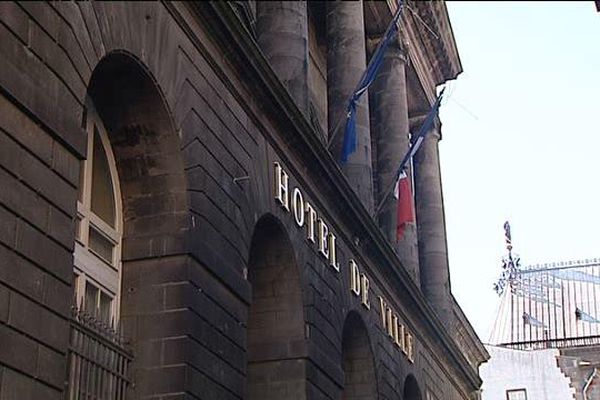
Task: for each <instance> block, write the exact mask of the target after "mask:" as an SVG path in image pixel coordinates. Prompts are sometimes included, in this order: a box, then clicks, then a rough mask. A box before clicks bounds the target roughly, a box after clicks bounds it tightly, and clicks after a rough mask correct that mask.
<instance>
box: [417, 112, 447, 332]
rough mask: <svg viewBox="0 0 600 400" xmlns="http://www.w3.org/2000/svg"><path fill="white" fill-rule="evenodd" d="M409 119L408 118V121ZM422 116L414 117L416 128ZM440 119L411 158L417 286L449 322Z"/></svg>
mask: <svg viewBox="0 0 600 400" xmlns="http://www.w3.org/2000/svg"><path fill="white" fill-rule="evenodd" d="M411 122H412V121H411ZM422 122H423V119H422V118H421V119H420V120H418V121H415V127H414V128H413V131H415V132H416V131H417V130H418V128H419V127H420V126H421V124H422ZM440 129H441V123H440V122H439V120H438V119H437V118H436V121H435V123H434V125H433V127H432V128H431V131H430V132H428V134H427V136H426V138H425V141H424V142H423V144H422V145H421V148H420V149H419V151H418V152H417V154H416V155H415V158H414V168H415V197H416V206H417V207H416V210H417V232H418V239H419V266H420V273H421V290H422V291H423V294H424V295H425V297H426V298H427V300H429V303H430V304H431V305H432V306H433V308H434V309H435V310H436V311H437V313H438V316H439V317H440V318H441V319H442V321H445V322H451V320H452V319H451V315H452V302H451V297H450V273H449V266H448V245H447V242H446V223H445V216H444V200H443V195H442V180H441V174H440V157H439V152H438V142H439V140H440V138H441V130H440Z"/></svg>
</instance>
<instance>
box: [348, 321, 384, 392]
mask: <svg viewBox="0 0 600 400" xmlns="http://www.w3.org/2000/svg"><path fill="white" fill-rule="evenodd" d="M342 367H343V370H344V392H343V395H342V399H343V400H372V399H376V398H377V388H376V377H375V368H374V365H373V353H372V352H371V346H370V344H369V335H368V332H367V328H366V327H365V324H364V322H363V320H362V318H361V317H360V316H359V314H358V313H356V312H350V314H348V317H347V318H346V322H345V323H344V331H343V337H342Z"/></svg>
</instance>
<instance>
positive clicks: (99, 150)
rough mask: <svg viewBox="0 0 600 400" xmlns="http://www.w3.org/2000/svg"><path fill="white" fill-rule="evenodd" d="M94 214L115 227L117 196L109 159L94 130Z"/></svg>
mask: <svg viewBox="0 0 600 400" xmlns="http://www.w3.org/2000/svg"><path fill="white" fill-rule="evenodd" d="M92 212H93V213H94V214H96V215H97V216H98V217H100V218H102V220H103V221H104V222H106V223H107V224H109V225H110V226H112V227H114V226H115V195H114V192H113V182H112V179H111V177H110V169H109V167H108V158H107V157H106V153H105V151H104V146H103V145H102V142H101V140H100V135H99V134H98V131H97V130H95V129H94V154H93V163H92Z"/></svg>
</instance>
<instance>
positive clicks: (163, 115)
mask: <svg viewBox="0 0 600 400" xmlns="http://www.w3.org/2000/svg"><path fill="white" fill-rule="evenodd" d="M87 101H88V102H89V103H91V106H93V107H94V108H95V110H96V112H97V114H98V115H99V116H100V119H101V120H102V123H103V124H104V126H105V128H106V131H107V134H108V137H109V140H110V144H111V147H112V151H113V154H114V158H115V162H116V166H117V173H118V179H119V184H120V188H121V200H122V201H121V202H122V212H123V216H122V220H123V237H122V257H121V260H122V276H121V293H122V296H121V305H120V306H121V312H120V315H121V320H120V322H121V324H120V325H121V333H122V335H123V336H124V337H125V339H126V340H127V341H128V342H130V343H131V346H132V350H133V356H134V361H133V374H132V376H131V377H132V378H133V379H134V383H135V392H136V393H137V394H136V398H137V396H141V397H143V396H146V395H151V394H155V391H156V390H157V389H156V385H155V384H154V383H153V382H155V381H160V380H161V379H163V378H164V379H167V378H168V377H167V378H165V376H164V375H162V374H163V372H162V370H161V369H160V368H157V366H158V365H160V364H159V361H157V359H159V358H160V355H158V354H156V353H157V351H156V348H157V346H156V343H158V342H160V340H163V339H162V337H163V336H168V332H164V329H163V330H161V329H159V327H158V326H157V324H156V323H154V322H153V321H156V320H158V317H159V316H161V315H164V314H161V312H164V309H163V308H164V307H166V306H165V305H164V304H161V303H160V301H157V299H160V298H162V297H163V296H164V292H163V290H166V289H163V287H162V286H161V284H164V283H169V282H171V281H177V280H178V279H179V278H178V277H177V275H176V274H173V272H171V275H168V276H167V275H165V273H164V272H163V271H166V270H168V271H178V270H181V269H183V268H184V267H185V262H186V261H185V257H183V256H181V255H183V254H184V253H186V252H187V250H188V249H187V246H186V239H187V237H186V235H187V232H188V231H189V224H190V218H189V201H188V195H187V189H186V188H187V185H186V178H185V171H184V163H183V159H182V156H181V152H180V140H179V137H178V136H177V133H176V130H175V128H174V124H173V119H172V115H171V112H170V110H169V107H168V106H167V103H166V101H165V99H164V96H163V93H162V91H161V89H160V87H159V85H158V84H157V82H156V80H155V79H154V77H153V76H152V74H151V73H150V72H149V70H148V68H146V66H145V65H144V64H143V63H142V62H140V61H139V60H138V59H137V58H135V57H134V56H133V55H131V54H129V53H127V52H124V51H115V52H112V53H110V54H108V55H106V56H105V57H104V58H102V59H101V60H100V62H99V63H98V64H97V66H96V68H95V69H94V71H93V73H92V76H91V79H90V83H89V86H88V92H87ZM89 103H88V104H89ZM84 119H85V118H84ZM163 326H169V325H168V324H167V323H165V324H164V325H163ZM169 329H171V328H170V326H169ZM148 354H154V356H153V357H149V356H148ZM153 385H154V386H153Z"/></svg>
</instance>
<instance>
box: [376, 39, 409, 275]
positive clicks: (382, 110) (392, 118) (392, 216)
mask: <svg viewBox="0 0 600 400" xmlns="http://www.w3.org/2000/svg"><path fill="white" fill-rule="evenodd" d="M405 65H406V54H405V53H404V52H403V51H402V50H401V47H400V43H399V42H398V41H395V42H394V43H391V44H390V45H389V47H388V49H387V51H386V53H385V56H384V59H383V65H382V66H381V69H380V70H379V74H378V76H377V79H376V80H375V82H373V84H372V85H371V88H370V90H369V110H370V115H371V134H372V136H373V139H374V143H375V151H374V152H373V153H374V155H375V157H376V161H375V172H376V175H375V182H374V186H375V193H376V196H375V199H376V202H375V205H376V206H377V205H378V204H379V202H380V201H381V199H382V198H383V196H384V194H385V193H384V192H385V191H386V190H387V189H388V188H389V186H390V185H392V184H393V181H394V180H395V175H396V172H397V171H398V166H399V165H400V162H401V161H402V158H403V157H404V155H405V154H406V152H407V151H408V148H409V137H408V136H409V122H408V99H407V87H406V72H405ZM407 172H408V176H409V179H410V176H411V171H410V168H409V169H408V171H407ZM411 186H412V182H411ZM412 201H413V199H411V202H412ZM413 208H414V203H413ZM377 217H378V218H377V219H378V222H379V226H380V227H381V229H382V230H383V232H384V234H385V236H386V237H387V238H388V239H389V241H390V243H392V246H393V247H394V248H395V250H396V251H397V253H398V257H399V258H400V261H401V262H402V265H403V266H404V267H405V268H406V269H407V271H408V272H409V273H410V274H411V276H412V277H413V279H414V280H415V282H416V283H417V285H418V284H419V256H418V249H417V231H416V226H415V225H414V224H408V226H406V227H405V229H404V235H403V237H402V239H401V240H400V241H398V240H397V235H396V228H397V218H398V201H397V200H396V199H395V198H394V196H393V193H392V194H391V195H389V196H387V198H386V200H385V202H384V203H383V206H382V208H381V211H380V213H379V215H378V216H377Z"/></svg>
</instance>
